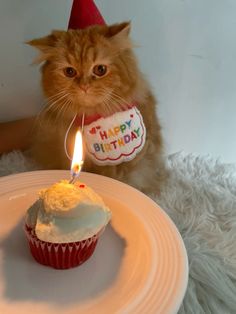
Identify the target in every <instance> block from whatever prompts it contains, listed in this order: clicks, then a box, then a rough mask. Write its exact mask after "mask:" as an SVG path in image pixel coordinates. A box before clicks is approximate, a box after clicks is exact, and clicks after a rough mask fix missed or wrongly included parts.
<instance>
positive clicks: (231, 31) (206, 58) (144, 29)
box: [0, 0, 236, 162]
mask: <svg viewBox="0 0 236 314" xmlns="http://www.w3.org/2000/svg"><path fill="white" fill-rule="evenodd" d="M96 3H97V5H98V6H99V7H100V9H101V11H102V12H103V15H104V17H105V19H106V21H107V22H108V23H113V22H119V21H123V20H131V21H132V25H133V30H132V37H133V38H134V40H135V42H136V43H138V44H139V45H140V47H139V48H137V49H136V52H137V54H138V57H139V60H140V65H141V68H142V70H143V72H144V73H145V74H146V75H147V77H148V78H149V80H150V81H151V84H152V86H153V90H154V92H155V94H156V95H157V97H158V99H159V116H160V118H161V122H162V125H163V133H164V137H165V141H166V148H167V152H168V153H172V152H176V151H180V150H184V151H185V152H194V153H197V154H210V155H212V156H215V157H221V159H222V160H223V161H226V162H235V161H236V139H235V133H236V1H234V0H224V1H222V0H198V1H196V0H147V1H143V0H129V1H127V0H119V1H117V0H96ZM70 4H71V1H70V0H66V1H65V0H40V1H38V0H28V1H27V0H22V1H17V0H0V43H1V49H0V65H1V68H0V69H1V71H0V121H6V120H11V119H15V118H20V117H24V116H30V115H32V114H35V113H36V112H37V110H39V108H40V107H41V103H42V96H41V94H40V91H39V73H38V69H37V67H30V66H29V64H30V62H31V60H32V58H33V56H34V54H35V53H34V52H33V50H32V49H31V48H30V47H27V46H24V45H23V44H22V42H24V41H25V40H28V39H31V38H33V37H37V36H41V35H45V34H47V33H49V32H50V30H51V29H56V28H64V29H65V28H66V27H67V20H68V17H69V11H70Z"/></svg>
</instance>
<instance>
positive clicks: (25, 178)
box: [0, 170, 188, 314]
mask: <svg viewBox="0 0 236 314" xmlns="http://www.w3.org/2000/svg"><path fill="white" fill-rule="evenodd" d="M67 178H69V171H53V170H52V171H35V172H27V173H22V174H17V175H12V176H7V177H3V178H0V313H4V314H28V313H34V314H42V313H43V314H62V313H63V314H65V313H66V314H79V313H86V314H90V313H91V314H100V313H101V314H113V313H134V314H139V313H140V314H152V313H177V311H178V309H179V306H180V304H181V302H182V299H183V297H184V293H185V290H186V286H187V278H188V262H187V255H186V250H185V248H184V245H183V242H182V239H181V236H180V235H179V233H178V231H177V229H176V227H175V226H174V224H173V223H172V221H171V220H170V219H169V217H168V216H167V215H166V214H165V213H164V211H163V210H162V209H161V208H160V207H159V206H158V205H157V204H156V203H154V202H153V201H152V200H151V199H149V198H148V197H146V196H145V195H144V194H142V193H140V192H138V191H137V190H135V189H133V188H132V187H129V186H128V185H125V184H123V183H120V182H118V181H116V180H112V179H109V178H106V177H103V176H98V175H94V174H90V173H81V177H80V180H81V181H84V182H85V183H86V184H88V185H90V186H91V187H92V188H93V189H94V190H95V191H96V192H98V193H99V194H100V195H101V196H102V197H103V199H104V201H105V203H106V204H107V205H108V206H109V207H110V208H111V210H112V221H111V225H110V226H108V227H107V228H106V230H105V232H104V234H103V235H102V237H101V239H100V240H99V243H98V246H97V248H96V250H95V253H94V255H93V256H92V257H91V258H90V259H89V260H88V261H87V262H86V263H84V264H83V265H81V266H80V267H77V268H74V269H69V270H55V269H51V268H48V267H45V266H42V265H40V264H37V263H36V262H35V261H34V260H33V259H32V257H31V255H30V253H29V250H28V247H27V243H26V241H25V239H24V234H23V231H22V218H23V216H24V213H25V211H26V210H27V208H28V207H29V206H30V205H31V203H32V202H34V200H35V199H36V198H37V191H38V190H39V189H41V188H43V187H46V186H49V185H51V184H52V183H54V182H56V181H58V180H60V179H67Z"/></svg>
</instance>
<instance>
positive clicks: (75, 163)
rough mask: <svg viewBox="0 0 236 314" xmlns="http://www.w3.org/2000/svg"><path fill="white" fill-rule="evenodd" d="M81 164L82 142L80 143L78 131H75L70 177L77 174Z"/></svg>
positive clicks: (80, 138) (80, 135)
mask: <svg viewBox="0 0 236 314" xmlns="http://www.w3.org/2000/svg"><path fill="white" fill-rule="evenodd" d="M82 164H83V142H82V134H81V132H80V131H77V133H76V135H75V145H74V153H73V158H72V162H71V172H72V175H77V174H79V172H80V170H81V167H82Z"/></svg>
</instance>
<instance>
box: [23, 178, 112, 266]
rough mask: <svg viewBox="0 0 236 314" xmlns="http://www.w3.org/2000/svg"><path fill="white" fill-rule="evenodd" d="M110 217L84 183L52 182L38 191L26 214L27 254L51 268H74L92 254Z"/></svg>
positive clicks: (97, 197) (99, 200) (102, 203)
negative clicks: (28, 252) (28, 251)
mask: <svg viewBox="0 0 236 314" xmlns="http://www.w3.org/2000/svg"><path fill="white" fill-rule="evenodd" d="M110 218H111V213H110V210H109V209H108V208H107V207H106V206H105V204H104V202H103V200H102V198H101V197H100V196H99V195H97V194H96V193H95V192H94V191H93V190H92V189H91V188H90V187H88V186H87V185H85V184H84V183H81V182H76V183H75V184H70V183H69V182H68V181H67V180H63V181H61V182H59V183H56V184H54V185H52V186H51V187H49V188H48V189H43V190H41V191H40V192H39V199H38V200H37V201H36V202H35V203H34V204H33V205H32V206H31V207H30V208H29V209H28V211H27V214H26V218H25V233H26V236H27V239H28V243H29V248H30V251H31V254H32V256H33V257H34V258H35V260H36V261H37V262H39V263H40V264H43V265H47V266H50V267H53V268H57V269H67V268H71V267H76V266H78V265H80V264H82V263H83V262H85V261H86V260H87V259H88V258H89V257H90V256H91V255H92V254H93V252H94V250H95V247H96V245H97V242H98V239H99V236H100V235H101V234H102V232H103V230H104V228H105V226H106V225H107V224H108V222H109V220H110Z"/></svg>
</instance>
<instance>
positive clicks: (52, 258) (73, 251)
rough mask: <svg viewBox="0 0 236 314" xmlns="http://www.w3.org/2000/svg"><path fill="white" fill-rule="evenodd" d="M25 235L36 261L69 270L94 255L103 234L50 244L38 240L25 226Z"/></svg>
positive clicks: (32, 231) (31, 230)
mask: <svg viewBox="0 0 236 314" xmlns="http://www.w3.org/2000/svg"><path fill="white" fill-rule="evenodd" d="M24 230H25V234H26V237H27V240H28V244H29V248H30V252H31V254H32V256H33V257H34V259H35V260H36V261H37V262H38V263H40V264H42V265H46V266H49V267H53V268H56V269H68V268H72V267H76V266H79V265H81V264H82V263H84V262H85V261H86V260H87V259H89V257H90V256H91V255H92V254H93V252H94V250H95V247H96V245H97V242H98V238H99V235H100V234H101V232H99V233H97V234H96V235H94V236H92V237H91V238H89V239H86V240H83V241H78V242H70V243H49V242H45V241H41V240H39V239H38V238H37V236H36V234H35V231H34V230H33V229H32V228H30V227H29V226H27V225H25V228H24Z"/></svg>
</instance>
